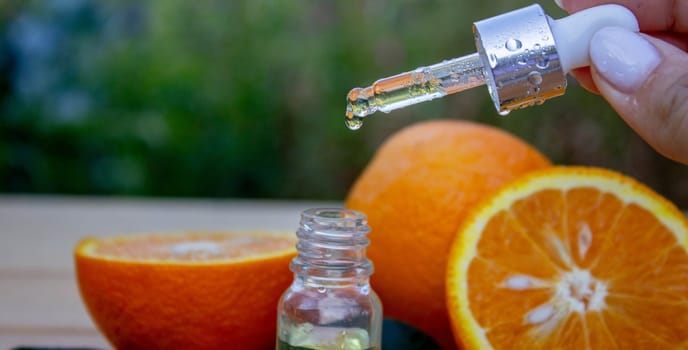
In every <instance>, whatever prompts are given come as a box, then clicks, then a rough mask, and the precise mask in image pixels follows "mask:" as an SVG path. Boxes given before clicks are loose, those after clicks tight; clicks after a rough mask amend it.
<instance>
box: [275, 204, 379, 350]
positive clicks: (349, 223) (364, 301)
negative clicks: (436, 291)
mask: <svg viewBox="0 0 688 350" xmlns="http://www.w3.org/2000/svg"><path fill="white" fill-rule="evenodd" d="M369 231H370V228H369V227H368V225H367V223H366V218H365V216H364V215H363V214H361V213H359V212H356V211H352V210H345V209H309V210H306V211H304V212H303V213H302V214H301V223H300V225H299V229H298V231H297V236H298V237H299V242H298V244H297V246H296V247H297V250H298V255H297V256H296V257H295V258H294V259H293V260H292V262H291V266H290V268H291V270H292V271H293V272H294V282H293V283H292V285H291V286H290V287H289V289H287V291H286V292H284V294H283V295H282V298H281V299H280V302H279V306H278V315H277V317H278V320H277V338H278V339H277V349H278V350H286V349H290V350H291V349H298V350H301V349H314V350H330V349H337V350H364V349H378V350H379V349H380V341H381V333H382V304H381V303H380V299H379V298H378V297H377V295H376V294H375V292H374V291H373V290H372V288H371V287H370V282H369V277H370V275H371V274H372V272H373V266H372V264H371V262H370V260H368V259H367V258H366V255H365V248H366V247H367V246H368V244H369V241H368V238H367V237H366V236H367V234H368V232H369Z"/></svg>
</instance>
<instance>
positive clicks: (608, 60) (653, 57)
mask: <svg viewBox="0 0 688 350" xmlns="http://www.w3.org/2000/svg"><path fill="white" fill-rule="evenodd" d="M590 60H591V61H592V64H593V66H594V67H595V70H596V71H597V72H598V73H599V74H600V75H602V77H604V79H606V80H607V81H608V82H609V83H610V84H612V85H613V86H614V87H616V88H617V89H618V90H621V91H624V92H633V91H635V90H636V89H637V88H638V87H640V86H641V85H642V84H643V82H644V81H645V80H647V78H648V76H650V73H652V71H653V70H654V69H655V67H657V65H659V62H660V60H661V56H660V55H659V52H657V49H655V47H654V46H652V44H650V43H649V42H648V41H647V40H645V38H643V37H642V36H641V35H639V34H638V33H634V32H631V31H629V30H627V29H624V28H619V27H607V28H602V29H600V30H599V31H598V32H597V33H595V34H594V35H593V37H592V39H591V40H590Z"/></svg>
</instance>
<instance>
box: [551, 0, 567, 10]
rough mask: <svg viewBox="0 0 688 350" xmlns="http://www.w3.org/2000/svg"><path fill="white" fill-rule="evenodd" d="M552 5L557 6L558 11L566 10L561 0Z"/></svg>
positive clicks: (556, 0) (555, 0)
mask: <svg viewBox="0 0 688 350" xmlns="http://www.w3.org/2000/svg"><path fill="white" fill-rule="evenodd" d="M554 3H555V4H557V6H559V8H560V9H562V10H566V9H565V8H564V3H563V0H554Z"/></svg>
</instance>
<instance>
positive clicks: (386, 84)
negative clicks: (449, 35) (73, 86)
mask: <svg viewBox="0 0 688 350" xmlns="http://www.w3.org/2000/svg"><path fill="white" fill-rule="evenodd" d="M486 74H487V73H486V72H485V69H484V68H483V64H482V62H481V59H480V56H479V55H478V54H477V53H474V54H471V55H466V56H463V57H459V58H454V59H451V60H447V61H443V62H441V63H437V64H434V65H431V66H428V67H420V68H417V69H415V70H412V71H410V72H406V73H401V74H398V75H395V76H392V77H389V78H384V79H380V80H378V81H376V82H374V83H373V85H371V86H369V87H366V88H354V89H352V90H351V91H350V92H349V94H348V96H347V106H346V119H345V122H346V126H347V127H348V128H349V129H352V130H356V129H359V128H360V127H361V126H362V125H363V118H364V117H365V116H367V115H370V114H372V113H375V112H377V111H381V112H385V113H389V112H390V111H393V110H395V109H399V108H404V107H407V106H410V105H413V104H416V103H420V102H425V101H430V100H433V99H436V98H439V97H443V96H446V95H450V94H453V93H457V92H460V91H464V90H468V89H471V88H474V87H476V86H480V85H484V84H485V82H486Z"/></svg>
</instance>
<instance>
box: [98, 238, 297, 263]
mask: <svg viewBox="0 0 688 350" xmlns="http://www.w3.org/2000/svg"><path fill="white" fill-rule="evenodd" d="M295 243H296V239H295V237H292V236H290V235H277V234H268V233H255V232H246V233H236V234H228V233H195V234H194V233H191V234H183V235H175V234H168V235H142V236H132V237H120V238H113V239H104V240H100V241H99V242H98V243H97V244H94V245H92V246H89V247H87V248H86V249H88V250H87V252H88V255H92V256H100V257H106V258H113V259H125V260H135V261H177V262H184V261H217V260H240V259H243V258H247V257H255V256H259V255H266V254H276V253H280V252H286V251H289V250H291V249H293V247H294V245H295Z"/></svg>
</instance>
